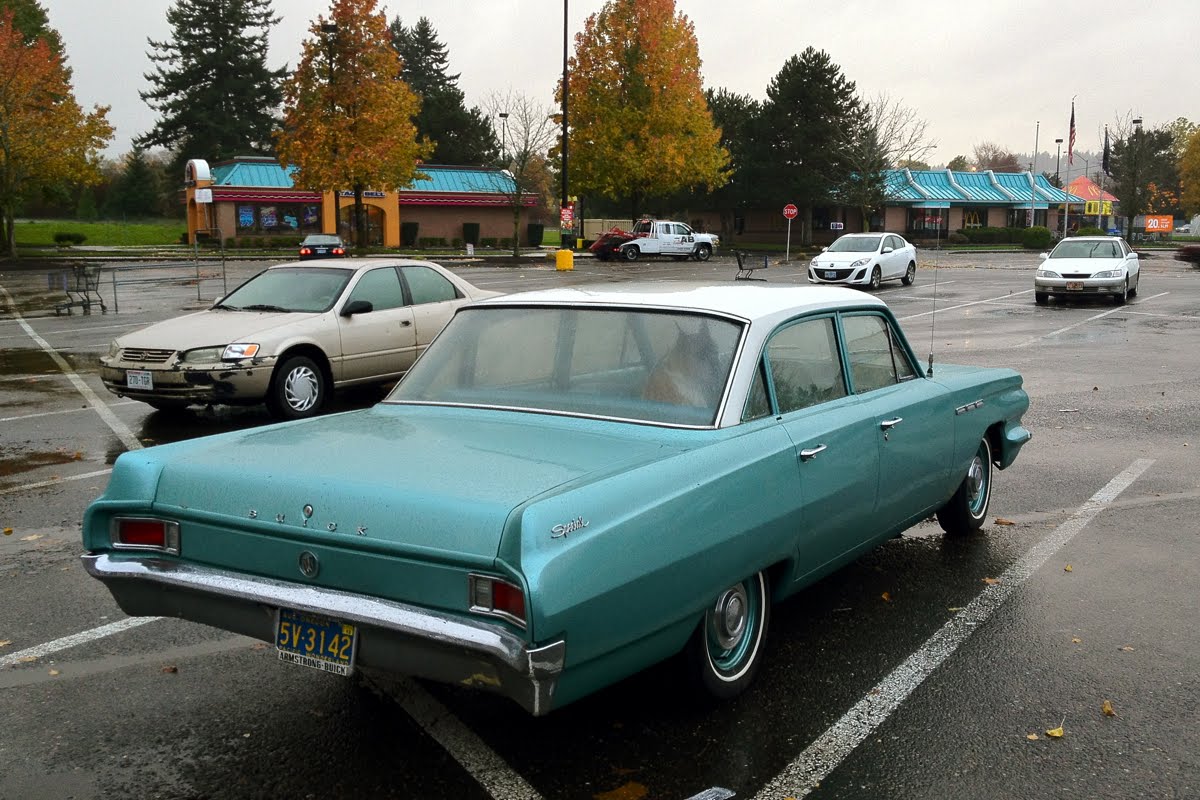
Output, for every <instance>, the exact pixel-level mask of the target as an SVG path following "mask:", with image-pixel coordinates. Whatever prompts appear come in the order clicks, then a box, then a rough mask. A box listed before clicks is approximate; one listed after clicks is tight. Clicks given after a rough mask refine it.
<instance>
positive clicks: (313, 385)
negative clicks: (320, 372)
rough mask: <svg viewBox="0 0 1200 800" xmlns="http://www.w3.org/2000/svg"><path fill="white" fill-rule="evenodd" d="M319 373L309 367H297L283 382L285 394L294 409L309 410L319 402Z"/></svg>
mask: <svg viewBox="0 0 1200 800" xmlns="http://www.w3.org/2000/svg"><path fill="white" fill-rule="evenodd" d="M317 392H318V389H317V375H316V373H314V372H313V371H312V370H311V369H309V368H308V367H297V368H296V369H294V370H292V371H291V372H289V373H288V376H287V380H286V381H284V382H283V394H284V397H285V399H286V400H287V404H288V405H289V406H290V407H291V408H292V410H294V411H308V410H309V409H311V408H312V407H313V406H314V405H316V403H317Z"/></svg>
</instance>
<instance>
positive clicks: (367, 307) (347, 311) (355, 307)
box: [342, 300, 375, 317]
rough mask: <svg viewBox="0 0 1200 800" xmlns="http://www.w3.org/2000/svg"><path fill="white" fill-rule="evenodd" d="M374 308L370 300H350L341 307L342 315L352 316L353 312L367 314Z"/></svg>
mask: <svg viewBox="0 0 1200 800" xmlns="http://www.w3.org/2000/svg"><path fill="white" fill-rule="evenodd" d="M374 310H375V306H373V305H371V301H370V300H351V301H350V302H349V303H346V305H345V306H343V307H342V316H343V317H352V316H354V315H355V314H367V313H370V312H371V311H374Z"/></svg>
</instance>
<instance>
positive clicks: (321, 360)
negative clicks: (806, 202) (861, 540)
mask: <svg viewBox="0 0 1200 800" xmlns="http://www.w3.org/2000/svg"><path fill="white" fill-rule="evenodd" d="M292 356H304V357H306V358H310V359H312V361H313V363H315V364H316V365H317V366H318V367H320V369H321V375H322V376H323V377H324V378H325V385H326V386H328V387H329V389H330V390H332V389H333V369H332V368H331V367H330V366H329V359H328V358H327V357H326V356H325V351H324V350H322V349H321V348H319V347H317V346H316V345H315V344H298V345H295V346H293V347H289V348H288V349H287V350H285V351H283V353H282V355H280V356H279V358H278V359H276V361H275V370H276V371H278V370H279V368H280V367H281V366H283V364H284V362H286V361H287V360H288V359H289V358H291V357H292ZM274 377H275V376H274V375H272V376H271V379H272V380H274Z"/></svg>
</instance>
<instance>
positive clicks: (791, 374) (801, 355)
mask: <svg viewBox="0 0 1200 800" xmlns="http://www.w3.org/2000/svg"><path fill="white" fill-rule="evenodd" d="M767 361H768V363H769V364H770V366H771V382H772V385H773V386H774V389H775V401H776V402H777V403H778V404H779V413H781V414H786V413H788V412H789V411H796V410H798V409H801V408H807V407H809V406H813V405H816V404H817V403H825V402H828V401H830V400H836V399H837V398H839V397H845V396H846V381H845V378H844V376H843V375H842V362H841V359H840V358H839V357H838V347H837V335H836V334H835V332H834V327H833V319H832V318H826V319H814V320H807V321H805V322H798V323H795V324H793V325H788V326H787V327H785V328H783V329H781V330H780V331H779V332H778V333H776V334H775V335H774V336H772V337H771V341H770V342H769V343H768V344H767Z"/></svg>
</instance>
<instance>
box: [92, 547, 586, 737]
mask: <svg viewBox="0 0 1200 800" xmlns="http://www.w3.org/2000/svg"><path fill="white" fill-rule="evenodd" d="M82 560H83V566H84V568H85V569H86V570H87V572H88V574H89V575H91V576H92V577H94V578H97V579H98V580H101V581H103V582H104V583H105V584H106V585H107V586H108V588H109V590H110V591H111V592H112V593H113V596H114V597H115V598H116V599H117V601H118V603H119V604H120V605H121V606H122V608H124V609H125V610H126V612H127V613H130V614H131V615H132V616H148V615H155V614H156V613H157V614H162V613H166V614H168V615H171V611H168V610H167V609H171V608H184V611H182V612H180V611H176V612H175V614H174V615H175V616H180V617H182V618H184V619H190V618H192V617H193V614H189V613H187V612H188V611H190V610H193V609H198V608H199V606H197V605H196V603H200V604H203V603H204V601H205V599H206V598H208V599H209V600H210V601H211V602H217V601H221V602H224V603H225V604H226V605H228V604H230V603H233V604H236V606H237V607H238V608H243V609H245V610H252V609H257V608H260V607H264V606H265V607H268V608H278V607H280V606H284V607H287V608H292V609H296V610H298V611H307V612H310V613H314V614H321V615H325V616H329V617H333V618H335V619H340V620H344V621H346V622H352V623H355V624H357V625H361V626H363V627H364V628H366V629H369V630H374V631H376V632H379V633H381V634H382V635H384V636H386V637H388V638H389V639H392V640H393V641H396V642H400V643H401V644H403V645H404V647H405V648H407V650H408V651H409V654H410V655H411V654H412V653H413V652H414V651H415V652H418V653H420V652H434V651H436V652H437V654H438V657H439V658H440V659H442V660H443V663H450V664H451V666H453V667H454V668H455V669H454V670H453V671H452V674H444V675H441V674H439V675H425V676H424V677H429V678H432V679H434V680H443V681H448V682H459V681H463V680H467V679H469V678H471V677H472V675H473V672H474V671H477V670H478V667H476V666H474V665H475V664H479V663H486V664H489V665H491V666H493V667H495V668H497V669H498V671H499V672H500V673H501V678H500V680H498V681H496V682H495V684H494V685H493V684H492V683H491V682H484V683H483V684H481V685H485V686H487V688H493V689H494V690H496V691H499V692H500V693H501V694H504V695H506V696H508V697H511V698H512V699H514V700H516V701H517V702H518V703H520V704H521V705H522V706H524V707H525V708H527V709H528V710H529V711H530V712H531V713H533V714H535V715H539V714H545V713H546V712H548V711H549V710H550V708H551V706H552V700H553V694H554V689H555V687H556V685H557V681H558V676H559V675H560V673H561V672H562V671H563V667H564V663H565V660H566V642H565V641H564V640H561V639H560V640H557V641H553V642H550V643H549V644H546V645H543V646H541V647H532V646H531V645H530V644H529V643H528V642H526V641H525V640H524V639H522V638H520V637H519V636H517V635H516V634H514V633H512V632H511V631H509V630H507V629H505V628H502V627H500V626H499V625H495V624H488V623H486V622H482V621H481V622H474V621H472V620H464V619H459V618H456V617H453V616H450V615H448V614H444V613H440V612H437V611H431V610H429V609H424V608H419V607H416V606H412V605H409V604H406V603H399V602H395V601H391V600H381V599H379V598H374V597H369V596H365V595H359V594H352V593H350V592H343V591H338V590H335V589H325V588H321V587H316V586H305V585H303V584H299V583H288V582H285V581H280V580H274V579H271V578H262V577H252V576H247V575H242V574H237V573H232V572H227V571H224V570H218V569H212V568H208V567H197V566H193V565H190V564H181V563H179V562H178V561H173V560H170V559H165V558H155V557H152V556H135V557H129V558H126V557H120V558H114V557H112V556H110V555H109V554H105V553H101V554H98V555H97V554H85V555H83V556H82ZM147 590H149V591H150V592H152V593H153V594H152V596H151V597H149V599H148V598H147V595H146V592H147ZM184 597H187V598H191V599H192V600H193V601H194V602H192V603H190V604H185V603H183V602H181V598H184ZM171 599H174V601H175V602H171ZM126 602H128V604H129V606H130V607H132V608H133V609H134V610H132V611H131V610H130V609H129V608H126ZM148 603H152V604H153V607H149V606H148V605H147V604H148ZM185 606H186V608H185ZM194 616H196V617H198V619H197V621H200V622H204V623H205V624H210V625H215V627H222V625H221V624H220V623H213V622H211V621H209V620H207V619H204V618H203V615H202V614H200V613H198V612H197V613H195V614H194ZM227 629H228V630H238V628H236V627H234V626H232V625H230V627H228V628H227ZM239 632H245V631H239ZM247 635H256V634H253V633H247ZM270 635H271V634H268V635H267V637H266V639H265V640H266V641H270ZM258 638H264V637H263V636H261V635H260V636H259V637H258ZM367 666H373V667H379V668H383V669H388V668H389V666H390V665H389V664H388V663H381V664H367Z"/></svg>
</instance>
